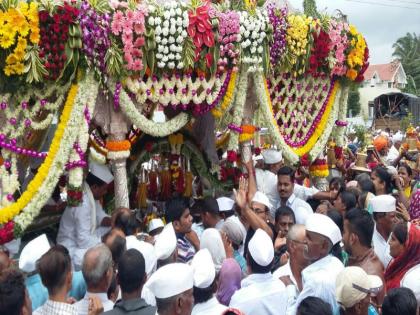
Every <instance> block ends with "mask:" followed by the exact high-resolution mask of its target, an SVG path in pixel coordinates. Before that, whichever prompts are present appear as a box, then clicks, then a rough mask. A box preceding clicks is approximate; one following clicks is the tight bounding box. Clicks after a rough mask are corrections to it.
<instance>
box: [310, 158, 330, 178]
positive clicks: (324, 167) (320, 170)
mask: <svg viewBox="0 0 420 315" xmlns="http://www.w3.org/2000/svg"><path fill="white" fill-rule="evenodd" d="M309 173H310V175H311V176H312V177H328V175H329V170H328V163H327V160H326V159H323V158H322V159H321V158H318V159H316V160H315V161H313V162H312V164H311V166H310V167H309Z"/></svg>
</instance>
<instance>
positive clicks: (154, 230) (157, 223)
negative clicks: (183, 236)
mask: <svg viewBox="0 0 420 315" xmlns="http://www.w3.org/2000/svg"><path fill="white" fill-rule="evenodd" d="M164 226H165V224H164V223H163V221H162V219H160V218H157V219H152V220H150V222H149V225H148V228H147V231H148V232H149V235H150V236H152V237H153V238H154V240H156V236H157V235H159V234H160V233H161V232H162V230H163V227H164Z"/></svg>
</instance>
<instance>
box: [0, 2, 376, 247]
mask: <svg viewBox="0 0 420 315" xmlns="http://www.w3.org/2000/svg"><path fill="white" fill-rule="evenodd" d="M368 55H369V51H368V48H367V45H366V42H365V39H364V38H363V36H362V35H361V34H360V33H359V32H358V31H357V29H356V28H355V27H354V26H353V25H349V24H348V23H347V22H346V21H344V20H342V19H341V18H340V17H330V16H321V15H320V17H319V18H312V17H308V16H305V15H304V14H299V13H295V12H289V11H288V8H286V7H277V6H276V4H275V3H256V2H253V1H249V0H245V1H231V2H223V1H222V2H220V3H217V4H215V3H211V2H206V1H199V0H193V1H192V2H191V3H188V4H186V3H181V2H170V1H164V2H162V3H161V2H159V3H156V2H153V1H151V2H146V1H134V0H131V1H128V2H124V1H118V0H109V1H108V0H95V1H94V0H90V1H86V0H85V1H73V0H69V1H67V2H63V1H52V0H39V1H28V2H25V1H21V0H3V1H2V2H1V4H0V103H1V104H0V106H1V108H0V119H1V125H0V147H1V158H2V160H1V163H2V164H1V167H0V175H1V192H0V193H1V199H0V200H1V208H0V224H1V229H0V243H3V242H6V241H8V240H10V239H12V238H13V237H14V236H19V235H21V234H22V232H23V231H25V229H26V228H27V227H28V226H29V225H30V224H31V222H32V221H33V219H34V218H35V217H36V216H37V215H38V214H39V213H40V211H41V208H42V207H43V206H44V205H45V204H46V203H47V201H48V200H49V198H50V196H51V194H52V193H53V191H54V190H55V189H56V187H57V184H58V183H59V179H60V177H61V176H62V175H63V174H65V175H66V176H67V183H66V185H67V194H68V202H69V203H70V204H77V202H78V200H79V199H80V198H81V195H82V190H81V187H82V183H83V171H84V169H85V168H86V166H87V157H88V156H89V158H91V159H94V160H95V161H97V162H101V163H109V164H111V165H112V167H113V172H114V176H115V206H126V207H128V206H130V205H129V197H128V195H129V189H128V184H127V183H128V180H127V177H128V176H127V165H126V163H127V159H128V161H129V162H128V163H129V164H130V165H129V167H128V169H129V170H130V172H129V173H130V174H129V175H130V176H131V175H132V174H131V171H133V172H134V171H135V172H136V175H135V176H137V175H138V173H139V172H140V166H139V165H141V163H140V162H142V163H143V162H145V161H146V159H144V160H141V156H144V153H145V150H146V151H147V150H148V149H147V146H149V149H150V151H148V152H149V153H150V152H151V151H152V147H153V148H154V149H153V150H154V153H159V150H160V149H161V147H159V146H157V143H158V140H156V139H158V138H162V139H163V138H165V139H166V140H165V141H166V144H165V148H167V150H168V151H169V155H170V156H169V157H168V165H166V168H167V170H168V171H170V176H171V179H169V177H168V180H169V181H170V180H175V181H176V183H175V185H173V187H172V188H173V189H175V190H176V189H179V190H180V192H181V193H184V194H186V195H189V194H190V192H191V185H190V184H188V185H187V184H186V183H185V182H182V180H185V179H186V178H187V176H186V175H185V174H186V173H188V172H192V171H194V172H195V173H199V172H211V171H213V170H216V171H218V172H221V171H224V172H225V173H224V174H222V180H223V176H225V177H226V176H228V175H226V174H227V172H228V171H229V170H228V171H227V168H226V167H224V166H222V167H221V166H220V165H217V164H218V159H217V155H216V148H221V149H222V150H223V151H224V152H227V161H228V163H231V164H235V161H236V159H237V155H236V152H238V148H239V147H240V146H246V145H247V144H250V143H252V144H253V146H254V147H255V148H259V147H263V146H264V145H267V143H262V141H261V139H262V137H261V136H260V135H259V131H260V130H262V129H263V128H264V129H265V128H268V136H266V137H265V139H266V140H268V142H269V143H270V144H271V145H274V146H276V147H278V148H279V149H281V150H282V151H283V155H284V157H285V158H286V160H288V162H289V163H291V164H296V163H302V161H306V162H307V163H309V164H311V163H314V165H315V167H323V166H324V164H325V163H324V164H322V163H320V162H319V161H318V162H316V161H317V158H320V155H321V160H322V152H323V150H324V148H325V147H326V145H327V142H328V141H329V140H330V139H334V141H335V145H336V146H338V147H340V146H341V145H342V136H343V132H344V129H343V126H345V125H346V123H345V121H344V120H345V115H346V103H347V91H348V86H349V84H353V83H357V82H360V81H362V80H363V73H364V71H365V70H366V68H367V65H368V63H367V61H368ZM156 112H163V113H164V115H165V119H164V121H163V122H156V120H154V119H152V117H153V115H154V113H156ZM197 124H198V127H197ZM200 124H202V125H200ZM200 126H203V128H202V130H200ZM194 128H195V129H196V133H197V130H198V131H201V136H200V137H198V138H199V139H198V140H197V139H196V143H195V144H194V145H193V146H191V148H194V150H195V151H198V152H199V153H200V152H201V153H203V152H204V153H205V155H207V156H209V158H208V159H207V161H206V163H207V164H206V163H205V162H204V161H202V160H200V161H199V163H197V164H194V163H190V161H188V159H185V158H182V157H181V158H179V159H177V158H174V157H173V155H175V156H176V155H183V154H184V153H186V152H187V151H188V150H187V149H185V150H187V151H185V150H184V151H181V149H180V151H179V152H178V153H179V154H177V152H175V153H174V152H170V151H171V146H172V147H173V145H174V143H175V148H176V142H177V141H178V140H179V139H178V140H176V139H175V138H172V139H170V138H169V137H170V136H171V135H174V134H176V133H177V132H178V131H183V132H185V131H187V132H192V131H193V130H194ZM198 133H200V132H198ZM216 133H217V136H218V137H217V139H216ZM144 135H147V136H149V137H152V138H151V139H152V140H151V142H150V141H149V142H148V143H147V142H146V141H143V142H141V143H143V144H144V146H145V147H144V149H143V153H141V152H140V153H139V154H137V155H136V156H135V157H134V158H133V156H132V155H131V153H132V150H131V148H132V146H135V145H136V143H137V142H136V141H138V139H141V138H142V137H143V136H144ZM209 139H210V140H209ZM171 141H172V144H171ZM174 141H175V142H174ZM45 143H48V144H50V145H47V146H46V145H45ZM180 144H183V141H180ZM140 151H141V149H140ZM149 155H150V154H149ZM139 156H140V158H139ZM171 156H172V157H171ZM190 156H191V155H190ZM149 158H152V155H150V156H149ZM136 159H140V160H136ZM133 161H134V162H133ZM147 172H148V176H150V174H153V168H152V169H149V170H148V171H147ZM229 172H232V171H231V170H230V171H229ZM161 173H162V174H164V172H163V171H161ZM234 173H235V172H233V173H232V174H230V175H232V176H235V174H236V173H235V174H234ZM230 175H229V176H230ZM142 176H143V175H141V176H140V177H142ZM180 176H185V177H182V178H181V179H179V178H180ZM209 176H210V175H209ZM143 177H144V176H143ZM190 178H191V175H189V180H190ZM143 179H144V178H143ZM220 179H221V178H220V174H219V180H220ZM216 181H217V178H216ZM142 183H143V182H140V184H142ZM214 183H215V182H214ZM143 184H144V183H143ZM150 186H153V187H152V188H151V189H152V191H151V193H152V194H162V191H159V192H157V191H153V190H154V189H155V188H154V184H153V185H150V183H149V187H150ZM141 187H143V188H141ZM140 188H141V189H143V190H144V185H143V186H141V185H140V186H139V194H144V191H142V190H141V189H140ZM181 190H182V191H181ZM185 191H187V193H186V192H185ZM140 199H141V198H140ZM141 201H142V202H140V203H144V198H143V199H142V200H141ZM133 206H136V205H133ZM140 206H141V205H140Z"/></svg>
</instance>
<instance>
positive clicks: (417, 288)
mask: <svg viewBox="0 0 420 315" xmlns="http://www.w3.org/2000/svg"><path fill="white" fill-rule="evenodd" d="M401 286H402V287H405V288H409V289H410V290H411V291H413V293H414V295H415V296H416V299H417V303H420V264H418V265H415V266H414V267H412V268H411V269H409V270H408V271H407V272H406V273H405V275H404V277H403V279H402V280H401ZM419 305H420V304H419Z"/></svg>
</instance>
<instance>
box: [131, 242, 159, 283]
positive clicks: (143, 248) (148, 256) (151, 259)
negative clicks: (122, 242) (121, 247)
mask: <svg viewBox="0 0 420 315" xmlns="http://www.w3.org/2000/svg"><path fill="white" fill-rule="evenodd" d="M125 239H126V246H127V250H129V249H135V250H137V251H138V252H140V253H141V254H142V255H143V258H144V262H145V269H146V275H147V277H150V276H151V275H152V273H153V271H154V270H155V267H156V262H157V259H156V254H155V248H154V247H153V245H152V244H150V243H147V242H145V241H139V240H138V239H137V238H136V237H135V236H134V235H130V236H127V237H126V238H125Z"/></svg>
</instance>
